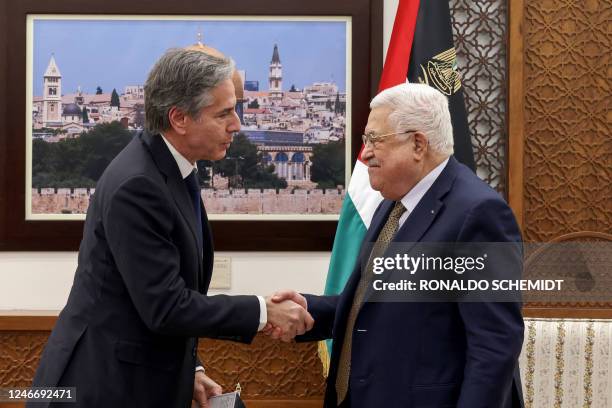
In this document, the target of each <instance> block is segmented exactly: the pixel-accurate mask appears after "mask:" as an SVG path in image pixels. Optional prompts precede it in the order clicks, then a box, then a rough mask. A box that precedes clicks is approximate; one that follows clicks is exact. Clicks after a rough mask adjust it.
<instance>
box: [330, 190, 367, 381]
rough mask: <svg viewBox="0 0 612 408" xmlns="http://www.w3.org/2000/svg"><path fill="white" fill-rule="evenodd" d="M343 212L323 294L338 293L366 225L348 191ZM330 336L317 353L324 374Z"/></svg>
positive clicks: (351, 265) (355, 258) (354, 258)
mask: <svg viewBox="0 0 612 408" xmlns="http://www.w3.org/2000/svg"><path fill="white" fill-rule="evenodd" d="M340 214H342V216H341V217H340V220H339V221H338V227H337V228H336V237H335V238H334V250H333V252H332V255H331V259H330V261H329V270H328V271H327V281H326V282H325V294H326V295H338V294H340V292H342V290H344V286H345V285H346V282H347V281H348V278H349V276H351V273H352V272H353V268H354V267H355V263H356V262H357V255H358V254H359V249H360V247H361V242H362V241H363V237H364V236H365V234H366V232H367V229H366V227H365V225H364V223H363V220H362V219H361V216H360V215H359V212H358V211H357V208H355V204H354V203H353V200H352V198H351V196H350V195H348V194H347V195H346V197H345V198H344V202H343V203H342V210H341V212H340ZM331 350H332V340H325V341H321V342H319V357H320V358H321V362H322V363H323V374H324V375H325V377H327V374H328V372H329V358H330V356H331Z"/></svg>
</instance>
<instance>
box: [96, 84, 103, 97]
mask: <svg viewBox="0 0 612 408" xmlns="http://www.w3.org/2000/svg"><path fill="white" fill-rule="evenodd" d="M96 95H102V88H100V86H97V87H96Z"/></svg>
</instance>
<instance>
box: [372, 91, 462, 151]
mask: <svg viewBox="0 0 612 408" xmlns="http://www.w3.org/2000/svg"><path fill="white" fill-rule="evenodd" d="M379 107H388V108H390V109H391V113H390V114H389V121H390V124H391V126H393V127H394V128H395V131H397V132H404V131H407V130H418V131H420V132H422V133H423V134H425V136H427V140H428V142H429V146H430V147H431V149H432V150H433V151H434V152H437V153H440V154H444V155H451V154H453V125H452V124H451V117H450V112H449V110H448V99H447V98H446V96H444V95H443V94H442V93H441V92H439V91H438V90H436V89H435V88H432V87H431V86H429V85H425V84H412V83H405V84H400V85H396V86H394V87H392V88H388V89H385V90H384V91H382V92H381V93H379V94H378V95H376V96H375V97H374V99H372V102H370V109H374V108H379Z"/></svg>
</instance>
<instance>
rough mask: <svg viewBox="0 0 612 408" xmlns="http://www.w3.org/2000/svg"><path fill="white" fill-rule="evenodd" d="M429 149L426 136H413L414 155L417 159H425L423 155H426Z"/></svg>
mask: <svg viewBox="0 0 612 408" xmlns="http://www.w3.org/2000/svg"><path fill="white" fill-rule="evenodd" d="M428 148H429V140H428V139H427V136H425V135H424V134H422V133H421V132H416V133H415V134H414V155H415V158H417V159H422V158H423V157H425V153H427V149H428Z"/></svg>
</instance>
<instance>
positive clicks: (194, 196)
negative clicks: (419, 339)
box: [185, 170, 204, 253]
mask: <svg viewBox="0 0 612 408" xmlns="http://www.w3.org/2000/svg"><path fill="white" fill-rule="evenodd" d="M185 185H186V186H187V191H189V195H190V196H191V203H192V205H193V210H194V214H195V219H196V232H197V234H196V235H197V238H198V248H199V249H200V253H202V247H203V240H204V238H203V236H202V205H201V203H200V200H201V199H202V196H201V191H200V183H199V182H198V176H197V174H196V171H195V170H193V171H192V172H191V174H190V175H189V176H187V177H186V178H185Z"/></svg>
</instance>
